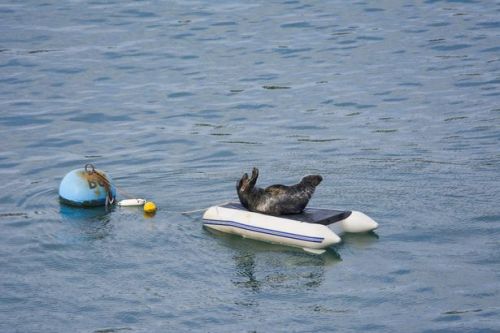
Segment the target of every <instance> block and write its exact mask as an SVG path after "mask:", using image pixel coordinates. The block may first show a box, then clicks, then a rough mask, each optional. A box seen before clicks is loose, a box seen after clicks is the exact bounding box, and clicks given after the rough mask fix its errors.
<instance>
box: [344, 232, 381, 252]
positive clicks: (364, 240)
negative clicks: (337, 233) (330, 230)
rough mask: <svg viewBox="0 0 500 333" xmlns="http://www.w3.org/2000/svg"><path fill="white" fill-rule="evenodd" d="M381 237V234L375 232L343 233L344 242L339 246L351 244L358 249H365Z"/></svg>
mask: <svg viewBox="0 0 500 333" xmlns="http://www.w3.org/2000/svg"><path fill="white" fill-rule="evenodd" d="M378 239H379V236H378V235H377V234H376V233H375V232H373V231H370V232H364V233H359V234H358V233H346V234H344V235H342V243H340V244H339V245H338V248H340V247H344V246H349V247H351V248H356V249H365V248H367V247H369V246H370V245H372V244H373V243H375V242H376V241H377V240H378Z"/></svg>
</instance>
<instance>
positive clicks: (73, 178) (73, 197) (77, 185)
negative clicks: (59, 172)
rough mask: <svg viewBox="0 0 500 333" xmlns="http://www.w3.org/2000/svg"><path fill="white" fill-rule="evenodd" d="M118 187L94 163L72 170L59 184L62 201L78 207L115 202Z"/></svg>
mask: <svg viewBox="0 0 500 333" xmlns="http://www.w3.org/2000/svg"><path fill="white" fill-rule="evenodd" d="M115 197H116V188H115V186H114V185H113V181H112V180H111V177H109V176H108V175H106V173H104V172H103V171H100V170H96V169H95V168H94V166H93V165H92V164H87V165H86V166H85V168H83V169H76V170H73V171H70V172H68V173H67V174H66V176H64V178H63V180H62V181H61V184H60V185H59V198H60V199H61V202H63V203H65V204H69V205H72V206H78V207H97V206H105V205H106V204H110V203H114V201H115Z"/></svg>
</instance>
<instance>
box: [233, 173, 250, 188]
mask: <svg viewBox="0 0 500 333" xmlns="http://www.w3.org/2000/svg"><path fill="white" fill-rule="evenodd" d="M249 189H250V181H249V179H248V174H247V173H245V174H244V175H243V177H241V179H240V180H239V181H238V183H237V184H236V190H237V191H238V192H248V190H249Z"/></svg>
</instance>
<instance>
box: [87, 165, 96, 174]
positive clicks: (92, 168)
mask: <svg viewBox="0 0 500 333" xmlns="http://www.w3.org/2000/svg"><path fill="white" fill-rule="evenodd" d="M89 168H90V170H89ZM85 171H86V172H87V173H88V174H89V175H92V174H94V173H95V167H94V165H93V164H91V163H87V164H85Z"/></svg>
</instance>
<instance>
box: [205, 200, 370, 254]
mask: <svg viewBox="0 0 500 333" xmlns="http://www.w3.org/2000/svg"><path fill="white" fill-rule="evenodd" d="M203 220H204V221H203V225H204V226H205V227H207V228H210V229H215V230H218V231H222V232H225V233H230V234H236V235H240V236H242V237H247V238H251V239H256V240H260V241H265V242H269V243H277V244H283V245H288V246H294V247H299V248H302V249H304V250H305V251H308V252H313V253H323V252H325V248H327V247H329V246H331V245H334V244H337V243H340V242H341V239H340V237H339V236H338V235H337V234H341V233H344V232H365V231H370V230H374V229H376V228H377V227H378V224H377V223H376V222H375V221H373V220H372V219H371V218H369V217H368V216H366V215H365V214H363V213H360V212H355V211H354V212H344V211H335V210H328V209H317V208H308V209H306V210H305V211H304V213H302V214H297V215H284V216H270V215H264V214H259V213H253V212H249V211H248V210H246V209H245V208H243V207H242V206H241V205H240V204H239V203H228V204H224V205H220V206H213V207H210V208H209V209H207V210H206V211H205V213H204V215H203ZM306 221H308V222H306Z"/></svg>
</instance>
